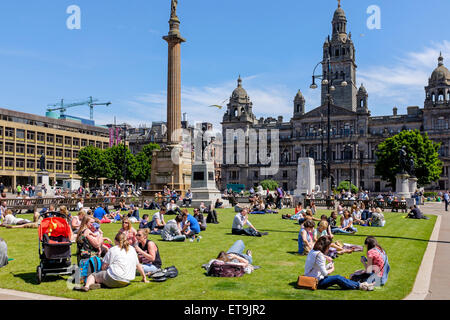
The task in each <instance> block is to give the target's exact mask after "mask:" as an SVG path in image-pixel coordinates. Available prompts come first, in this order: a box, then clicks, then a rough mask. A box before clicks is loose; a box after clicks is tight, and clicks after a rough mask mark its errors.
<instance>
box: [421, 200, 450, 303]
mask: <svg viewBox="0 0 450 320" xmlns="http://www.w3.org/2000/svg"><path fill="white" fill-rule="evenodd" d="M423 212H424V213H433V214H436V215H438V216H441V227H440V231H439V236H438V242H437V246H436V254H435V257H434V260H433V267H432V273H431V281H430V287H429V289H428V295H427V296H426V298H425V300H450V286H449V284H450V272H449V266H450V211H448V212H446V211H445V209H444V204H442V203H441V204H432V205H425V206H423Z"/></svg>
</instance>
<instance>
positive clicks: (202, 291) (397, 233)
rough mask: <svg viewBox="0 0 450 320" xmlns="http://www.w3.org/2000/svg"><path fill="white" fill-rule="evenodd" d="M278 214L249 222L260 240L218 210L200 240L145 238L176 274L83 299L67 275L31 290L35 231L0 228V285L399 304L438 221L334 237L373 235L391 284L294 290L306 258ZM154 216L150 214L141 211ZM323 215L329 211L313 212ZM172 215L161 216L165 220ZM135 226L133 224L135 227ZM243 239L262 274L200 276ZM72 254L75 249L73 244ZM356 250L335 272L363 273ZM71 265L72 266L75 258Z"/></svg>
mask: <svg viewBox="0 0 450 320" xmlns="http://www.w3.org/2000/svg"><path fill="white" fill-rule="evenodd" d="M292 211H293V210H282V211H281V212H280V213H279V214H267V215H250V221H251V222H252V223H253V225H254V226H255V227H256V228H258V229H259V230H260V231H267V232H269V235H268V236H265V237H262V238H256V237H245V236H234V235H231V224H232V221H233V217H234V215H235V213H234V211H233V210H232V209H223V210H219V215H218V216H219V221H220V224H217V225H214V224H211V225H208V228H207V230H206V231H205V232H202V234H201V235H202V237H203V239H201V241H200V242H198V243H197V242H193V243H191V242H189V241H187V242H184V243H167V242H163V241H161V237H160V236H153V235H151V236H150V238H151V239H152V240H154V241H155V242H156V244H157V245H158V247H159V249H160V252H161V258H162V261H163V266H164V267H168V266H171V265H175V266H176V267H177V268H178V270H179V276H178V277H177V278H175V279H169V280H168V281H166V282H163V283H153V282H151V283H148V284H144V283H142V282H140V281H141V277H140V276H137V277H136V279H135V281H134V282H133V283H132V284H131V285H130V286H128V287H126V288H122V289H104V290H95V291H91V292H88V293H82V292H75V291H70V290H69V289H67V287H66V281H65V279H67V277H59V276H53V277H48V278H47V279H46V280H45V281H44V282H43V283H41V284H40V285H37V284H36V280H35V272H36V267H37V266H38V265H39V256H38V239H37V230H28V229H18V230H11V229H5V228H0V237H2V238H4V239H5V240H6V242H7V244H8V255H9V257H10V258H13V259H15V260H14V261H11V262H10V264H9V265H8V266H6V267H4V268H2V269H0V287H1V288H4V289H15V290H22V291H28V292H33V293H40V294H47V295H53V296H60V297H67V298H74V299H117V300H123V299H135V300H147V299H148V300H203V299H208V300H222V299H223V300H233V299H241V300H251V299H255V300H288V299H293V300H312V299H333V300H335V299H352V300H355V299H364V300H368V299H382V300H387V299H389V300H391V299H402V298H404V297H405V296H407V295H408V294H409V293H410V292H411V290H412V287H413V285H414V281H415V278H416V274H417V271H418V269H419V266H420V263H421V261H422V256H423V254H424V252H425V249H426V247H427V244H428V239H429V238H430V235H431V232H432V230H433V227H434V223H435V221H436V217H435V216H430V218H431V219H430V220H409V219H404V218H403V216H404V215H405V214H403V213H389V212H386V213H385V217H386V219H387V223H386V226H385V227H384V228H369V227H358V233H357V234H355V235H348V236H345V235H338V236H337V237H336V238H337V239H338V240H342V241H343V242H346V243H352V244H359V245H363V243H364V240H365V237H366V236H368V235H373V236H376V237H377V239H378V241H379V243H380V244H381V246H382V247H383V248H384V249H385V250H386V251H387V253H388V256H389V262H390V265H391V271H390V274H389V281H388V283H387V285H386V286H385V287H383V288H380V289H376V290H375V291H373V292H362V291H341V290H335V289H334V288H333V289H328V290H318V291H315V292H311V291H306V290H298V289H296V288H295V283H296V281H297V277H298V276H299V275H300V274H303V272H304V264H305V260H306V257H305V256H299V255H296V254H295V252H297V248H298V245H297V237H298V231H299V226H298V225H296V224H295V223H294V221H291V220H282V219H281V214H282V213H293V212H292ZM144 213H150V214H151V213H152V212H150V211H148V212H145V211H142V212H141V216H142V214H144ZM323 213H325V214H327V215H329V211H325V210H322V211H320V212H319V213H318V216H320V214H323ZM172 218H173V216H167V217H166V219H165V220H166V221H168V220H169V219H172ZM136 227H138V226H136V225H135V228H136ZM119 229H120V224H110V225H102V230H103V231H104V233H105V236H107V237H109V238H111V239H113V238H114V236H115V234H116V232H117V231H118V230H119ZM238 239H242V240H244V242H245V244H246V249H251V250H252V251H253V258H254V264H255V265H259V266H261V267H262V268H261V269H259V270H255V271H254V272H253V273H252V274H250V275H247V274H246V275H244V276H243V277H242V278H233V279H227V278H213V277H207V276H206V275H205V270H204V269H203V268H201V265H202V264H204V263H207V262H208V261H209V260H211V259H213V258H215V257H216V256H217V254H218V253H219V252H220V251H221V250H227V249H228V248H229V247H230V246H231V245H232V244H233V243H234V242H235V241H236V240H238ZM72 248H73V253H75V249H76V246H75V245H73V246H72ZM363 254H365V253H361V252H356V253H353V254H347V255H344V256H339V258H337V259H336V260H335V267H336V271H335V273H334V274H340V275H343V276H346V277H348V276H349V275H350V274H351V273H352V272H354V271H355V270H357V269H361V267H362V265H361V263H360V257H361V255H363ZM72 261H73V262H76V258H75V256H73V257H72Z"/></svg>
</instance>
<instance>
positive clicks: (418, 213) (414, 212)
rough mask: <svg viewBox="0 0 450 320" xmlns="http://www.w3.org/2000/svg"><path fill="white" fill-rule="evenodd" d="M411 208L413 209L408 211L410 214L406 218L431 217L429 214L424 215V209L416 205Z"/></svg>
mask: <svg viewBox="0 0 450 320" xmlns="http://www.w3.org/2000/svg"><path fill="white" fill-rule="evenodd" d="M410 209H411V211H410V212H409V213H408V215H407V216H406V217H405V218H410V219H426V220H428V219H429V218H428V217H427V216H424V215H423V213H422V211H420V209H419V208H418V207H417V206H416V205H414V206H412V207H410Z"/></svg>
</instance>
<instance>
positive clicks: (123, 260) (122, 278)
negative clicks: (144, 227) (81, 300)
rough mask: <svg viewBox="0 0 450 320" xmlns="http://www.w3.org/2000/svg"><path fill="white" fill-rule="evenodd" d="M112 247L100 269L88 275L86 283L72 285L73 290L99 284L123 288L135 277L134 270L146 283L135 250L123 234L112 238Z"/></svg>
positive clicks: (94, 287)
mask: <svg viewBox="0 0 450 320" xmlns="http://www.w3.org/2000/svg"><path fill="white" fill-rule="evenodd" d="M114 243H115V246H114V247H112V248H111V249H110V250H109V251H108V253H107V254H106V256H105V257H104V258H103V261H102V271H100V272H96V273H93V274H91V275H89V277H88V278H87V280H86V284H85V285H84V286H82V287H77V286H76V287H74V290H78V291H83V292H88V291H89V290H95V289H100V288H101V285H103V286H105V287H107V288H123V287H126V286H128V285H129V284H130V282H131V281H133V280H134V279H135V278H136V270H137V271H139V273H140V274H141V276H142V282H145V283H148V282H149V281H148V280H147V277H146V275H145V272H144V269H143V268H142V265H141V264H140V263H139V259H138V256H137V253H136V250H135V249H134V248H133V246H131V245H130V243H129V242H128V240H127V237H126V236H125V234H123V233H121V232H119V233H118V234H117V235H116V237H115V238H114Z"/></svg>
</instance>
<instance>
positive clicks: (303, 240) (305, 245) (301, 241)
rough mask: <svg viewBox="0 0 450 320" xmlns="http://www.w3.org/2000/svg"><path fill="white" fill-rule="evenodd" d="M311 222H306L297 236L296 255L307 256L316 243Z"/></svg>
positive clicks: (315, 235)
mask: <svg viewBox="0 0 450 320" xmlns="http://www.w3.org/2000/svg"><path fill="white" fill-rule="evenodd" d="M315 226H316V225H315V224H314V222H313V221H312V220H309V219H308V220H306V221H305V222H304V223H303V225H302V228H301V229H300V232H299V234H298V253H299V254H301V255H307V254H308V253H309V252H310V251H311V250H312V249H313V247H314V243H316V241H317V231H316V230H315V229H314V228H315Z"/></svg>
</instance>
